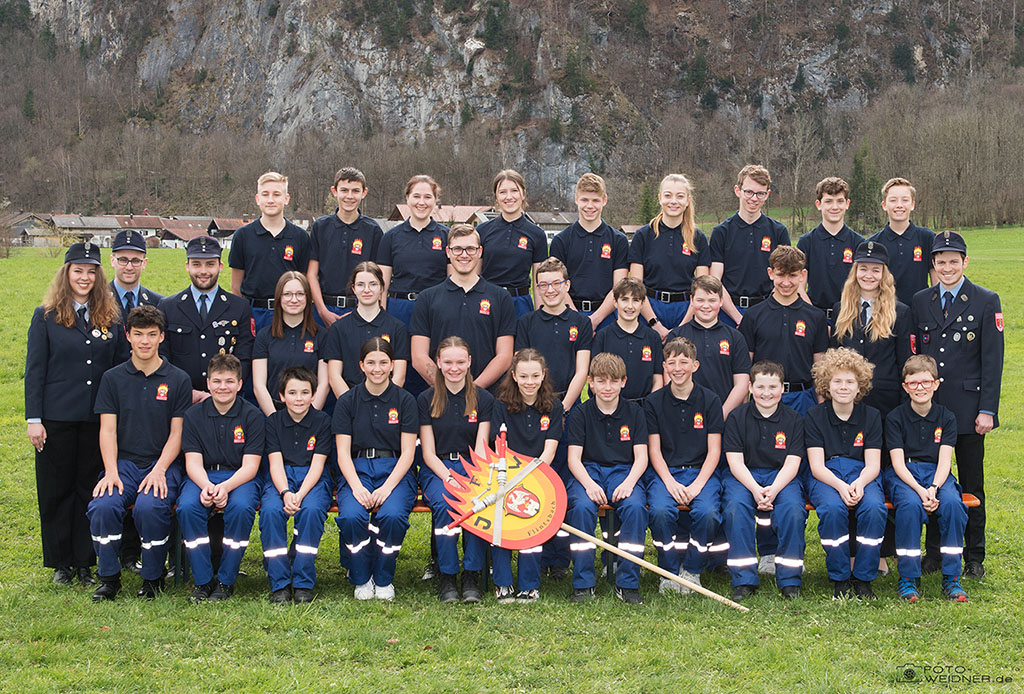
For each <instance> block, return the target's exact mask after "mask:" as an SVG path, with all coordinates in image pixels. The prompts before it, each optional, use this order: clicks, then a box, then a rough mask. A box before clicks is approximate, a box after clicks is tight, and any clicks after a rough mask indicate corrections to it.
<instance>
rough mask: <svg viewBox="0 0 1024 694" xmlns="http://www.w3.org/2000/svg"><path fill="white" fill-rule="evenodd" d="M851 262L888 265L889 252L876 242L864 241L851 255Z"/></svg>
mask: <svg viewBox="0 0 1024 694" xmlns="http://www.w3.org/2000/svg"><path fill="white" fill-rule="evenodd" d="M853 262H855V263H881V264H882V265H888V264H889V251H888V249H886V247H885V246H883V245H882V244H880V243H879V242H878V241H864V242H862V243H861V244H860V245H858V246H857V251H856V252H855V253H854V254H853Z"/></svg>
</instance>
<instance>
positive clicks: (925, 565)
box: [921, 554, 942, 574]
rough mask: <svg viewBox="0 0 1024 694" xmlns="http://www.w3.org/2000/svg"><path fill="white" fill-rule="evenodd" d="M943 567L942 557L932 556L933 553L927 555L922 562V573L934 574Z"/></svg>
mask: <svg viewBox="0 0 1024 694" xmlns="http://www.w3.org/2000/svg"><path fill="white" fill-rule="evenodd" d="M941 568H942V558H941V557H936V556H932V555H931V554H927V555H925V558H924V560H923V561H922V562H921V573H923V574H933V573H935V572H936V571H938V570H939V569H941Z"/></svg>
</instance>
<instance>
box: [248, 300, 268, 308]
mask: <svg viewBox="0 0 1024 694" xmlns="http://www.w3.org/2000/svg"><path fill="white" fill-rule="evenodd" d="M249 303H250V304H252V307H253V308H274V300H273V299H249Z"/></svg>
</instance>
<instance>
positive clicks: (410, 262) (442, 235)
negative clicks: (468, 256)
mask: <svg viewBox="0 0 1024 694" xmlns="http://www.w3.org/2000/svg"><path fill="white" fill-rule="evenodd" d="M447 247H448V227H446V226H444V225H443V224H438V223H437V222H435V221H434V220H433V219H431V220H430V224H428V225H427V226H425V227H423V229H422V230H421V231H416V230H415V229H413V228H412V225H410V224H409V220H408V219H407V220H405V221H404V222H402V223H401V224H399V225H398V226H396V227H394V228H393V229H391V230H390V231H388V233H386V234H384V237H383V238H382V239H381V240H380V251H379V252H378V253H377V264H378V265H386V266H388V267H390V268H391V284H390V285H388V291H392V292H422V291H423V290H424V289H426V288H427V287H433V286H434V285H435V284H440V283H441V282H443V281H444V278H445V276H446V275H447V272H448V255H447V253H446V252H445V248H447Z"/></svg>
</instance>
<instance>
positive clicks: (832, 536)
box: [807, 457, 889, 581]
mask: <svg viewBox="0 0 1024 694" xmlns="http://www.w3.org/2000/svg"><path fill="white" fill-rule="evenodd" d="M825 467H827V468H828V469H829V470H831V471H832V473H833V474H834V475H835V476H836V477H838V478H839V479H841V480H842V481H843V482H846V483H847V484H850V483H852V482H854V481H855V480H856V479H857V478H858V477H859V476H860V473H861V471H862V470H863V469H864V463H863V462H862V461H860V460H854V459H853V458H842V457H840V458H832V459H831V460H827V461H825ZM807 497H808V498H809V499H810V500H811V503H812V504H813V505H814V511H815V513H817V514H818V535H819V536H820V537H821V546H822V547H823V548H824V550H825V568H826V569H828V577H829V578H830V579H831V580H833V581H848V580H850V576H851V575H852V576H853V578H856V579H858V580H861V581H873V580H875V579H876V578H878V558H879V556H881V551H882V536H883V535H884V534H885V519H886V517H887V516H888V513H889V511H888V509H886V507H885V494H883V493H882V483H881V482H880V481H879V479H878V478H877V477H876V478H875V479H873V480H871V482H869V483H868V484H866V485H865V486H864V498H863V499H861V500H860V503H858V504H857V505H856V506H855V507H854V508H852V509H851V508H849V507H847V505H846V504H845V503H843V499H842V497H840V496H839V492H837V491H836V490H835V489H833V488H832V487H830V486H829V485H827V484H825V483H824V482H822V481H821V480H818V479H815V478H813V477H812V478H811V480H810V482H809V484H808V485H807ZM852 517H856V519H857V536H856V538H852V537H850V519H851V518H852ZM854 539H856V541H857V557H856V558H855V559H854V564H853V570H852V572H851V570H850V543H851V541H852V540H854Z"/></svg>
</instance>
